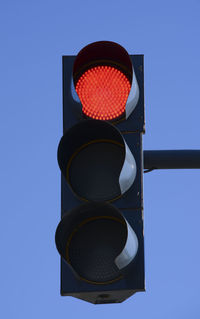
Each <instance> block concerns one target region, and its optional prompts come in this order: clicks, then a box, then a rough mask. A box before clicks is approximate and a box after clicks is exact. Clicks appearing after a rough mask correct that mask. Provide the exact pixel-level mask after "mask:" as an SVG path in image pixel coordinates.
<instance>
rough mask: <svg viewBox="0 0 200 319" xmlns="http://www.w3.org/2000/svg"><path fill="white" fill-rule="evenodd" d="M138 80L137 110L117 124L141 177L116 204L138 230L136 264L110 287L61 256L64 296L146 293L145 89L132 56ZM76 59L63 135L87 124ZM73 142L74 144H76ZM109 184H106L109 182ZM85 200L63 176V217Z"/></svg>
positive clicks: (97, 298) (105, 299)
mask: <svg viewBox="0 0 200 319" xmlns="http://www.w3.org/2000/svg"><path fill="white" fill-rule="evenodd" d="M130 57H131V60H132V63H133V66H134V70H135V74H136V77H137V81H138V85H139V90H140V97H139V101H138V104H137V106H136V108H135V109H134V111H133V113H132V114H131V115H130V116H129V118H128V119H127V120H125V121H122V122H119V123H115V126H116V127H117V128H118V129H119V130H120V131H121V133H122V134H123V137H124V139H125V141H126V143H127V145H128V147H129V149H130V151H131V153H132V154H133V156H134V158H135V161H136V165H137V175H136V179H135V181H134V183H133V185H132V186H131V188H130V189H129V190H128V191H127V192H126V193H125V194H123V196H121V197H119V198H118V199H116V200H114V201H113V202H112V205H114V206H115V207H116V208H118V209H120V211H121V213H122V214H123V216H124V218H125V219H126V220H127V222H128V223H129V225H130V226H131V227H132V228H133V230H134V231H135V233H136V235H137V238H138V242H139V250H138V253H137V257H136V258H135V260H134V263H131V265H130V269H128V271H127V272H126V274H123V275H122V277H121V278H120V279H119V280H117V281H114V282H113V283H109V284H101V283H100V284H92V283H89V282H86V281H84V280H81V279H80V278H77V276H76V275H75V274H74V272H73V271H72V269H71V267H69V265H68V264H67V263H66V262H65V260H64V258H62V257H61V295H63V296H73V297H76V298H79V299H83V300H85V301H88V302H91V303H94V304H102V303H117V302H122V301H124V300H125V299H127V298H128V297H130V296H131V295H132V294H134V293H135V292H138V291H144V290H145V283H144V238H143V195H142V194H143V192H142V177H143V176H142V175H143V150H142V134H143V133H144V86H143V78H144V74H143V56H142V55H132V56H130ZM74 60H75V57H74V56H64V57H63V133H65V132H66V131H67V130H68V129H69V128H71V127H72V126H73V125H75V124H76V123H78V122H80V121H84V118H82V117H81V116H80V114H79V112H77V111H76V109H78V107H77V105H78V103H79V102H78V101H76V100H75V99H74V98H73V97H72V94H73V92H72V90H71V88H72V74H73V64H74ZM72 143H73V141H72ZM105 183H106V181H105ZM82 203H83V201H82V200H81V199H80V198H78V197H77V196H75V194H74V193H72V191H71V189H70V187H69V185H68V184H67V182H66V179H65V177H64V176H63V174H62V175H61V217H63V216H67V214H68V212H69V211H70V210H73V209H75V207H78V206H79V205H81V204H82Z"/></svg>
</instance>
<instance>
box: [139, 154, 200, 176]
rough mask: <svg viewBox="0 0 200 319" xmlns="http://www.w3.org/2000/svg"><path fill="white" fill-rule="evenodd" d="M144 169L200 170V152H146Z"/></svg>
mask: <svg viewBox="0 0 200 319" xmlns="http://www.w3.org/2000/svg"><path fill="white" fill-rule="evenodd" d="M143 154H144V169H146V170H147V171H145V172H149V171H151V170H154V169H188V168H193V169H195V168H196V169H198V168H200V150H159V151H152V150H151V151H150V150H149V151H144V152H143Z"/></svg>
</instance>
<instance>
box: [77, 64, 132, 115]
mask: <svg viewBox="0 0 200 319" xmlns="http://www.w3.org/2000/svg"><path fill="white" fill-rule="evenodd" d="M130 89H131V84H130V82H129V80H128V78H127V77H126V75H125V74H124V73H122V72H121V71H120V70H118V69H116V68H114V67H111V66H104V65H102V66H96V67H93V68H91V69H89V70H87V71H86V72H85V73H83V74H82V76H81V77H80V78H79V80H78V81H77V84H76V92H77V94H78V96H79V98H80V101H81V103H82V106H83V108H82V111H83V113H84V114H85V115H86V116H88V117H90V118H93V119H97V120H107V121H108V120H113V119H116V118H118V117H119V116H120V115H122V114H123V113H124V111H125V106H126V101H127V99H128V95H129V92H130Z"/></svg>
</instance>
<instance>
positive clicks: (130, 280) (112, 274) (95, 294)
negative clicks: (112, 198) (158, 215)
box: [56, 203, 144, 303]
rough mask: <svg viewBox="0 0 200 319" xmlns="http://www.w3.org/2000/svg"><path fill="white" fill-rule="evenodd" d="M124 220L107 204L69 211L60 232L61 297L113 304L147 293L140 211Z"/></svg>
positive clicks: (81, 207) (85, 206)
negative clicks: (137, 294) (143, 292)
mask: <svg viewBox="0 0 200 319" xmlns="http://www.w3.org/2000/svg"><path fill="white" fill-rule="evenodd" d="M129 213H130V212H129ZM125 215H126V214H125ZM125 215H124V214H122V213H121V212H120V211H119V210H118V209H117V208H115V207H114V206H112V205H109V204H105V203H88V204H84V205H81V206H79V207H77V208H75V209H73V210H71V211H70V212H66V214H65V215H64V217H63V218H62V220H61V222H60V224H59V225H58V228H57V231H56V245H57V249H58V251H59V253H60V254H61V256H62V270H61V281H62V285H61V294H62V295H70V296H74V297H77V298H80V299H83V300H86V301H89V302H92V303H114V302H122V301H123V300H125V299H127V298H128V297H129V296H130V295H132V294H133V293H135V292H137V291H143V290H144V265H143V264H144V254H143V235H142V234H143V223H142V220H141V212H137V211H135V212H131V215H130V216H129V217H130V218H127V217H125ZM129 220H130V221H129Z"/></svg>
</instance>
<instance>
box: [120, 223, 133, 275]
mask: <svg viewBox="0 0 200 319" xmlns="http://www.w3.org/2000/svg"><path fill="white" fill-rule="evenodd" d="M126 225H127V231H128V235H127V241H126V245H125V247H124V249H123V250H122V252H121V253H120V254H119V256H117V257H116V258H115V264H116V266H117V267H118V268H119V269H122V268H124V267H126V266H128V264H130V262H131V261H132V260H133V259H134V258H135V256H136V254H137V251H138V239H137V236H136V233H135V232H134V230H133V229H132V227H131V226H130V225H129V224H128V222H127V221H126Z"/></svg>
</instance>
